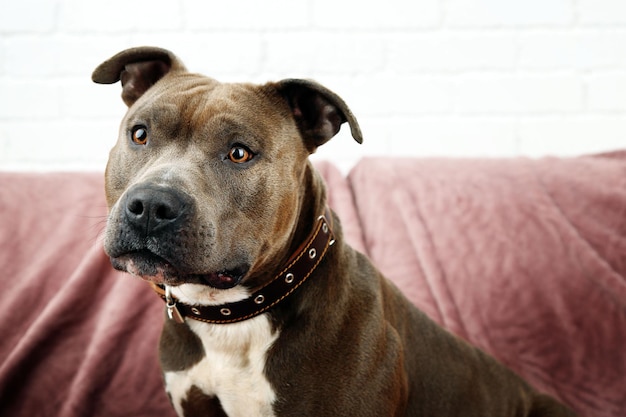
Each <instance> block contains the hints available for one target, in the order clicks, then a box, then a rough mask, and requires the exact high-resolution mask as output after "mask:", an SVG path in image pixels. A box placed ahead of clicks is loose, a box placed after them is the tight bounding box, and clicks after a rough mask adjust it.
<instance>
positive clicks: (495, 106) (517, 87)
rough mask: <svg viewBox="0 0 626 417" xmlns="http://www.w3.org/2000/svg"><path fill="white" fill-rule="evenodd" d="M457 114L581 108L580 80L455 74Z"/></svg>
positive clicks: (571, 77)
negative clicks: (456, 75)
mask: <svg viewBox="0 0 626 417" xmlns="http://www.w3.org/2000/svg"><path fill="white" fill-rule="evenodd" d="M455 90H456V91H455V93H456V102H455V105H456V109H457V111H459V112H461V113H495V114H502V113H521V114H523V113H539V112H574V111H579V110H582V108H583V88H582V81H581V80H580V79H579V77H576V76H575V75H479V76H464V77H458V78H457V80H456V87H455Z"/></svg>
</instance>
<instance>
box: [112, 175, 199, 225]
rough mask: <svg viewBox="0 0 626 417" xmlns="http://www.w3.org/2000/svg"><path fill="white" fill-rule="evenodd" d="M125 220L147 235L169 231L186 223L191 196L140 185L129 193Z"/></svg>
mask: <svg viewBox="0 0 626 417" xmlns="http://www.w3.org/2000/svg"><path fill="white" fill-rule="evenodd" d="M124 204H125V206H124V209H125V215H126V221H127V222H128V224H129V225H130V226H132V227H133V228H134V229H135V230H136V231H138V232H140V233H143V234H144V235H145V236H150V235H153V234H155V233H157V232H162V231H168V230H169V229H172V228H174V227H175V226H176V225H178V224H180V223H181V222H183V221H184V220H185V219H186V218H187V216H188V213H189V208H190V199H189V197H188V196H187V195H186V194H184V193H182V192H180V191H177V190H174V189H172V188H167V187H162V186H155V185H138V186H135V187H133V188H131V189H130V190H128V192H127V194H126V200H125V202H124Z"/></svg>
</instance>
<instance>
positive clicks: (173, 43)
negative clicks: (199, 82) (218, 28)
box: [132, 32, 264, 81]
mask: <svg viewBox="0 0 626 417" xmlns="http://www.w3.org/2000/svg"><path fill="white" fill-rule="evenodd" d="M132 44H133V45H156V46H160V47H163V48H166V49H169V50H170V51H172V52H174V53H175V54H176V56H178V57H179V58H180V59H181V60H182V61H183V63H184V64H185V66H186V67H187V69H188V70H189V71H191V72H195V73H201V74H204V75H207V76H210V77H214V78H218V79H219V80H220V81H241V80H244V79H245V80H246V81H248V80H249V79H250V77H251V76H253V75H254V74H257V73H258V72H259V71H260V70H261V61H262V58H263V53H264V51H263V42H262V38H261V37H260V36H259V35H258V34H257V33H249V32H248V33H227V32H217V33H205V32H199V33H196V34H194V35H193V36H189V35H188V34H176V35H171V34H162V35H151V34H140V35H134V36H133V37H132Z"/></svg>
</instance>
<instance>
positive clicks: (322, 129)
mask: <svg viewBox="0 0 626 417" xmlns="http://www.w3.org/2000/svg"><path fill="white" fill-rule="evenodd" d="M276 86H277V88H278V91H279V92H280V93H281V94H282V95H283V97H285V99H286V100H287V102H288V103H289V107H290V108H291V112H292V113H293V116H294V118H295V120H296V123H297V125H298V129H300V133H301V134H302V137H303V138H304V139H305V141H306V142H307V147H308V148H309V151H311V152H313V151H315V149H316V148H317V147H318V146H321V145H323V144H324V143H326V142H328V141H329V140H330V139H331V138H332V137H333V136H335V135H336V134H337V132H339V128H340V127H341V125H342V124H343V123H345V122H348V124H349V125H350V131H351V133H352V137H353V138H354V140H356V141H357V142H358V143H363V136H362V134H361V128H360V127H359V124H358V123H357V121H356V118H355V117H354V115H353V114H352V112H351V111H350V109H349V108H348V106H347V105H346V103H345V102H344V101H343V99H341V97H339V96H338V95H337V94H335V93H333V92H332V91H330V90H329V89H327V88H326V87H324V86H322V85H320V84H318V83H316V82H315V81H310V80H299V79H287V80H283V81H279V82H278V83H276Z"/></svg>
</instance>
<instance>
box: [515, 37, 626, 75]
mask: <svg viewBox="0 0 626 417" xmlns="http://www.w3.org/2000/svg"><path fill="white" fill-rule="evenodd" d="M625 41H626V36H625V35H624V32H621V31H619V32H615V31H613V32H610V33H607V32H605V31H596V30H590V31H583V32H581V31H575V32H574V31H562V32H557V33H555V32H554V31H550V30H545V31H533V32H530V33H524V34H521V35H520V37H519V45H520V66H521V67H523V68H532V69H571V68H577V69H582V70H587V69H597V68H606V67H612V66H615V65H620V61H621V62H623V60H624V57H625V56H626V54H625V53H624V52H623V49H624V48H623V47H622V45H623V44H624V42H625Z"/></svg>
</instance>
